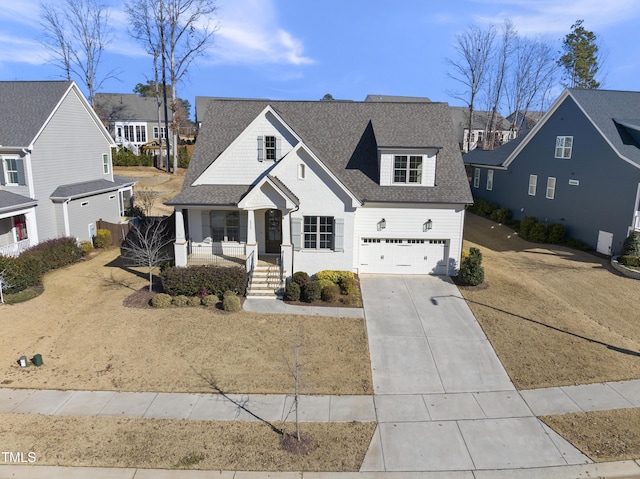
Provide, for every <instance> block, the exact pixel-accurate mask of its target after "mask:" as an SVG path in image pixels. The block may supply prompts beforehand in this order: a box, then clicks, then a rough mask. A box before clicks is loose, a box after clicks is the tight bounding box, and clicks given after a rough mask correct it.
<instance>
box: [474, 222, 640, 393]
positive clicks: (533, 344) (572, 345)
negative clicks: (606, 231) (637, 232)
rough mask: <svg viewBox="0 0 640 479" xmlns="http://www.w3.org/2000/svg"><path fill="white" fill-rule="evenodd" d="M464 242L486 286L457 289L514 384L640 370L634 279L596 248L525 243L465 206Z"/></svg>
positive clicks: (639, 300)
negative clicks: (478, 257)
mask: <svg viewBox="0 0 640 479" xmlns="http://www.w3.org/2000/svg"><path fill="white" fill-rule="evenodd" d="M471 246H476V247H478V248H480V250H481V251H482V253H483V265H484V268H485V280H486V282H487V283H488V285H489V287H488V288H485V289H477V290H473V289H469V290H463V291H462V294H463V296H464V297H465V299H466V300H467V301H468V303H469V305H470V307H471V309H472V310H473V313H474V315H475V316H476V318H477V319H478V321H479V322H480V324H481V325H482V327H483V329H484V331H485V333H486V334H487V336H488V337H489V340H490V341H491V344H492V345H493V347H494V349H495V350H496V352H497V353H498V356H499V357H500V360H501V361H502V363H503V364H504V366H505V367H506V369H507V371H508V373H509V375H510V376H511V379H512V380H513V382H514V384H515V385H516V386H517V387H518V388H520V389H529V388H542V387H550V386H561V385H571V384H586V383H596V382H603V381H619V380H625V379H637V378H640V321H638V311H640V294H639V293H640V281H636V280H632V279H628V278H625V277H622V276H620V275H618V274H617V273H616V272H615V271H614V270H613V269H612V268H611V267H610V266H609V264H608V260H606V259H604V258H600V257H598V256H597V255H594V254H591V253H584V252H580V251H577V250H572V249H569V248H565V247H561V246H552V245H540V244H535V243H530V242H528V241H524V240H522V239H521V238H519V237H518V236H517V235H515V234H514V232H513V230H511V229H510V228H507V227H505V226H501V225H498V224H497V223H494V222H493V221H489V220H487V219H484V218H480V217H477V216H475V215H472V214H468V215H467V220H466V224H465V248H467V249H468V248H469V247H471Z"/></svg>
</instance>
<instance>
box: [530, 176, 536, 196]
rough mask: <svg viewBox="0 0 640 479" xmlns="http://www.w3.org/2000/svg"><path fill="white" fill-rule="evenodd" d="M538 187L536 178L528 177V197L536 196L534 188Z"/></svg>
mask: <svg viewBox="0 0 640 479" xmlns="http://www.w3.org/2000/svg"><path fill="white" fill-rule="evenodd" d="M537 187H538V176H537V175H529V195H530V196H536V188H537Z"/></svg>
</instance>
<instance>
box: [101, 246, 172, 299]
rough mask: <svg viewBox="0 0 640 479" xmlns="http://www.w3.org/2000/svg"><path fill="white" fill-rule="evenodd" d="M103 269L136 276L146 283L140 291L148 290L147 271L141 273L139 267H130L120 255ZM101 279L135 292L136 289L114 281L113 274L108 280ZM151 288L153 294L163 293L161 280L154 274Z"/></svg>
mask: <svg viewBox="0 0 640 479" xmlns="http://www.w3.org/2000/svg"><path fill="white" fill-rule="evenodd" d="M105 267H106V268H115V269H119V270H121V271H124V272H125V273H129V274H131V275H134V276H137V277H138V278H141V279H144V280H145V281H146V285H145V286H144V287H143V288H141V289H146V290H149V273H148V272H147V271H142V270H141V269H140V268H139V267H133V266H131V264H129V262H128V261H127V259H126V258H123V257H122V255H119V256H117V257H116V258H115V259H114V260H112V261H110V262H109V263H107V264H105ZM103 279H105V281H108V282H112V283H114V284H116V283H118V284H119V285H121V286H124V287H127V288H129V289H132V290H134V291H137V289H136V288H132V287H131V285H129V284H127V283H125V282H122V281H118V280H116V279H114V277H113V273H111V278H110V279H109V278H103ZM152 287H153V291H154V292H155V293H161V292H162V291H163V289H162V280H161V279H160V277H159V276H158V275H155V274H154V275H153V282H152Z"/></svg>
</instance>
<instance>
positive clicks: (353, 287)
mask: <svg viewBox="0 0 640 479" xmlns="http://www.w3.org/2000/svg"><path fill="white" fill-rule="evenodd" d="M338 286H340V291H341V292H342V294H346V295H351V294H354V293H355V292H356V291H357V290H358V282H357V281H356V278H355V277H351V278H349V277H344V278H342V279H341V280H340V283H339V284H338Z"/></svg>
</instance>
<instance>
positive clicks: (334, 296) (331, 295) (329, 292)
mask: <svg viewBox="0 0 640 479" xmlns="http://www.w3.org/2000/svg"><path fill="white" fill-rule="evenodd" d="M320 297H321V298H322V301H324V302H325V303H335V302H336V301H338V299H340V286H338V285H337V284H334V283H331V284H330V285H327V286H325V287H324V288H322V291H321V293H320Z"/></svg>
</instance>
